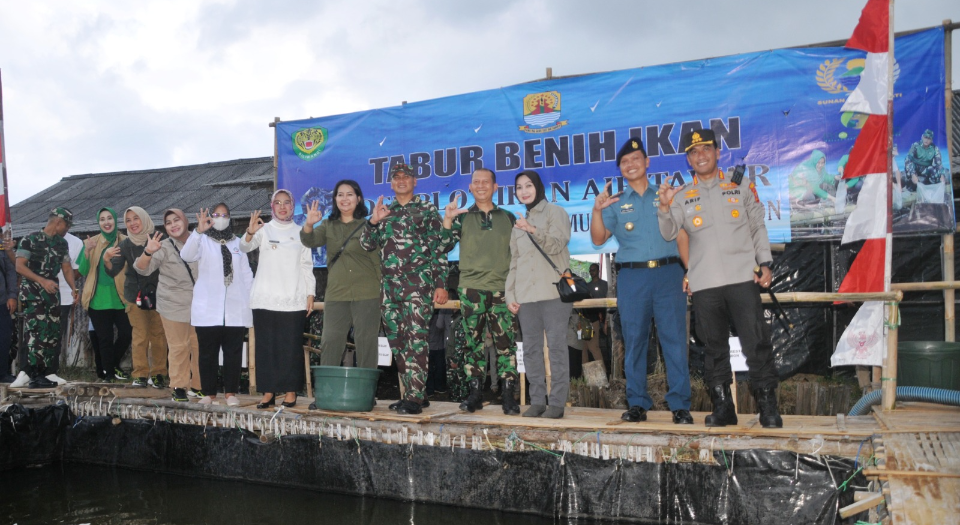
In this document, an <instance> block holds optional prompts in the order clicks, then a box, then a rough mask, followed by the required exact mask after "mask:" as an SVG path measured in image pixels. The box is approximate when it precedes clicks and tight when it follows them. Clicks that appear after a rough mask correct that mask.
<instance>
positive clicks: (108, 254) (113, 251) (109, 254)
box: [103, 246, 120, 259]
mask: <svg viewBox="0 0 960 525" xmlns="http://www.w3.org/2000/svg"><path fill="white" fill-rule="evenodd" d="M118 255H120V247H119V246H114V247H113V248H107V249H106V250H105V251H104V252H103V258H104V259H113V258H114V257H116V256H118Z"/></svg>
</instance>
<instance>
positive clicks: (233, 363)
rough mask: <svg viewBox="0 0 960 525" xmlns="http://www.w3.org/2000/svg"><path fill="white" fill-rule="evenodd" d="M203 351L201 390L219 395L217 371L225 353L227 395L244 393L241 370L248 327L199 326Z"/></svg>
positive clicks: (225, 391) (198, 339)
mask: <svg viewBox="0 0 960 525" xmlns="http://www.w3.org/2000/svg"><path fill="white" fill-rule="evenodd" d="M194 328H196V330H197V345H198V346H199V348H200V358H199V359H198V360H197V362H198V365H199V367H200V389H201V390H203V393H204V394H206V395H217V369H218V368H219V366H220V350H221V349H223V391H224V393H228V394H236V393H237V391H238V390H240V367H241V365H242V363H243V337H244V336H245V335H246V333H247V328H246V327H245V326H197V327H194Z"/></svg>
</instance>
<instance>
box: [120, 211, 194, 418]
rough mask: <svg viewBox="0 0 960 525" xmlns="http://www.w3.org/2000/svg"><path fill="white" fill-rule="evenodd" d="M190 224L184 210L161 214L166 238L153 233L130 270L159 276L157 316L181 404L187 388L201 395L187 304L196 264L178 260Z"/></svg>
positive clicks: (171, 384) (176, 395) (190, 298)
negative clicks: (165, 341) (164, 338)
mask: <svg viewBox="0 0 960 525" xmlns="http://www.w3.org/2000/svg"><path fill="white" fill-rule="evenodd" d="M189 225H190V223H189V222H188V221H187V216H186V215H184V213H183V211H181V210H179V209H176V208H171V209H169V210H166V211H165V212H163V228H164V229H165V230H166V231H167V235H168V237H167V238H166V239H164V238H163V236H162V234H161V233H160V232H156V233H154V234H153V235H152V236H151V237H150V238H148V239H147V245H146V247H145V248H144V250H143V253H142V254H140V256H139V257H137V260H136V262H134V264H133V269H134V270H136V271H137V273H138V274H140V275H141V276H142V277H147V276H150V275H153V274H155V273H157V272H159V274H160V278H159V281H158V284H157V313H158V314H159V315H160V322H161V323H162V324H163V332H164V334H165V335H166V338H167V345H169V348H170V350H169V353H168V355H167V358H168V360H169V366H170V388H172V389H173V400H174V401H181V402H183V401H189V398H188V397H187V389H188V388H191V387H192V390H193V391H194V392H201V393H202V392H203V391H202V389H201V387H200V371H199V367H198V364H197V359H198V358H199V348H198V346H197V332H196V330H194V328H193V327H192V326H190V303H191V302H192V301H193V283H194V281H195V279H196V275H197V263H187V262H184V260H183V259H181V258H180V250H182V249H183V244H184V243H185V242H187V238H188V237H189V236H190V230H189V229H188V226H189Z"/></svg>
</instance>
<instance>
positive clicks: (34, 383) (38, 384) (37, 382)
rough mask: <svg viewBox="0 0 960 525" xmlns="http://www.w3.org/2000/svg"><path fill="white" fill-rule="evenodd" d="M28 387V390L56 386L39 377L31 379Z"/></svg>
mask: <svg viewBox="0 0 960 525" xmlns="http://www.w3.org/2000/svg"><path fill="white" fill-rule="evenodd" d="M28 385H29V387H30V388H54V387H56V386H57V384H56V383H54V382H53V381H50V380H49V379H47V378H45V377H43V376H39V377H36V378H34V379H31V380H30V383H28Z"/></svg>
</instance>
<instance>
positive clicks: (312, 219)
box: [303, 201, 323, 226]
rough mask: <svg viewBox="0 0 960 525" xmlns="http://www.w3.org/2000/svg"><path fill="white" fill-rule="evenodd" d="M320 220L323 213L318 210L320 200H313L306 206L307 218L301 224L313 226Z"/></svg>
mask: <svg viewBox="0 0 960 525" xmlns="http://www.w3.org/2000/svg"><path fill="white" fill-rule="evenodd" d="M321 220H323V213H321V212H320V201H313V202H311V203H310V206H308V207H307V219H306V220H305V221H303V225H304V226H306V225H307V224H309V225H310V226H313V225H314V224H316V223H318V222H320V221H321Z"/></svg>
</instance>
